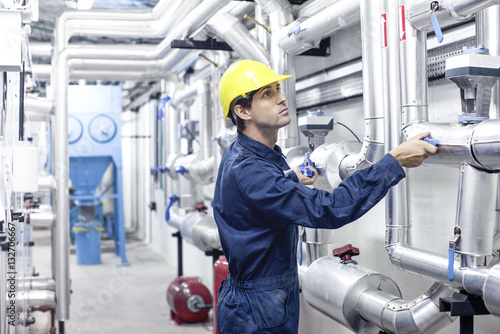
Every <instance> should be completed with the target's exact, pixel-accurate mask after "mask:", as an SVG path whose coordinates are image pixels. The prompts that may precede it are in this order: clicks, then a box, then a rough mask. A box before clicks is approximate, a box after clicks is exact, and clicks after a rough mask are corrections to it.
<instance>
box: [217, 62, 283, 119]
mask: <svg viewBox="0 0 500 334" xmlns="http://www.w3.org/2000/svg"><path fill="white" fill-rule="evenodd" d="M290 77H291V75H278V74H276V72H274V71H273V70H271V69H270V68H269V67H267V66H266V65H264V64H262V63H260V62H258V61H255V60H250V59H245V60H241V61H239V62H237V63H236V64H234V65H232V66H230V67H229V68H228V69H227V70H226V72H225V73H224V75H223V76H222V78H221V79H220V83H219V101H220V104H221V106H222V112H223V113H224V116H226V118H229V108H230V106H231V102H233V100H234V99H235V98H237V97H238V96H242V97H244V98H246V97H247V93H250V92H252V91H255V90H258V89H260V88H262V87H265V86H267V85H270V84H272V83H275V82H278V81H283V80H286V79H288V78H290Z"/></svg>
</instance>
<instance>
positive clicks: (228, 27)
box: [207, 13, 271, 66]
mask: <svg viewBox="0 0 500 334" xmlns="http://www.w3.org/2000/svg"><path fill="white" fill-rule="evenodd" d="M207 28H208V29H209V30H210V31H211V32H213V33H215V34H216V35H217V36H219V37H220V38H222V39H223V40H224V41H226V42H227V43H228V44H229V45H230V46H231V47H232V48H233V50H234V51H235V52H236V53H237V54H238V55H239V56H240V57H241V58H244V59H253V60H256V61H260V62H261V63H264V64H266V65H267V66H269V65H270V63H271V60H270V56H269V53H268V52H267V51H266V49H265V48H264V47H263V46H262V44H260V43H259V42H258V41H257V40H256V39H255V38H254V37H253V36H252V35H250V33H249V32H248V29H247V28H246V27H245V26H244V25H243V23H241V22H240V21H239V20H238V19H236V18H235V17H234V16H232V15H231V14H228V13H219V14H217V15H215V16H214V17H212V18H211V19H210V20H208V22H207Z"/></svg>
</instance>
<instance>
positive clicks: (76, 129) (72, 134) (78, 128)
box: [68, 115, 83, 144]
mask: <svg viewBox="0 0 500 334" xmlns="http://www.w3.org/2000/svg"><path fill="white" fill-rule="evenodd" d="M82 134H83V125H82V122H80V120H79V119H78V118H76V117H75V116H73V115H69V116H68V141H69V143H70V144H74V143H76V142H77V141H78V140H80V138H81V137H82Z"/></svg>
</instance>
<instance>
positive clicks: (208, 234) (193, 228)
mask: <svg viewBox="0 0 500 334" xmlns="http://www.w3.org/2000/svg"><path fill="white" fill-rule="evenodd" d="M180 231H181V235H182V237H183V238H184V239H185V240H187V241H188V242H189V243H191V244H193V245H195V246H196V247H197V248H198V249H200V250H202V251H205V252H206V251H211V250H213V249H220V248H221V244H220V239H219V232H218V230H217V225H216V224H215V220H214V219H213V217H210V216H208V215H207V214H206V213H202V212H198V211H196V212H192V213H189V214H187V215H186V216H185V217H184V221H183V223H182V227H181V229H180Z"/></svg>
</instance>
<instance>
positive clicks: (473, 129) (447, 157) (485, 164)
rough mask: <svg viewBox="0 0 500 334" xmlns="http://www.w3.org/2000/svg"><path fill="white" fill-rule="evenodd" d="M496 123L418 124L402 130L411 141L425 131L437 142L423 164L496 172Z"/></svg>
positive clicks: (499, 164)
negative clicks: (462, 165) (467, 166)
mask: <svg viewBox="0 0 500 334" xmlns="http://www.w3.org/2000/svg"><path fill="white" fill-rule="evenodd" d="M499 126H500V119H490V120H486V121H483V122H480V123H475V124H468V125H460V124H451V125H450V124H448V123H418V124H415V125H414V126H412V127H408V128H406V129H405V131H404V134H405V135H406V136H407V137H412V136H414V135H416V134H418V133H421V132H425V131H429V132H430V133H431V136H432V138H436V139H437V140H438V145H439V151H438V153H437V154H436V155H434V156H431V157H429V158H428V159H426V161H425V164H429V165H434V164H436V165H448V166H457V167H458V166H460V165H461V164H462V163H468V164H470V165H472V166H475V167H477V168H480V169H484V170H489V171H498V170H500V159H499V157H498V152H499V150H500V135H499V134H498V127H499Z"/></svg>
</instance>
